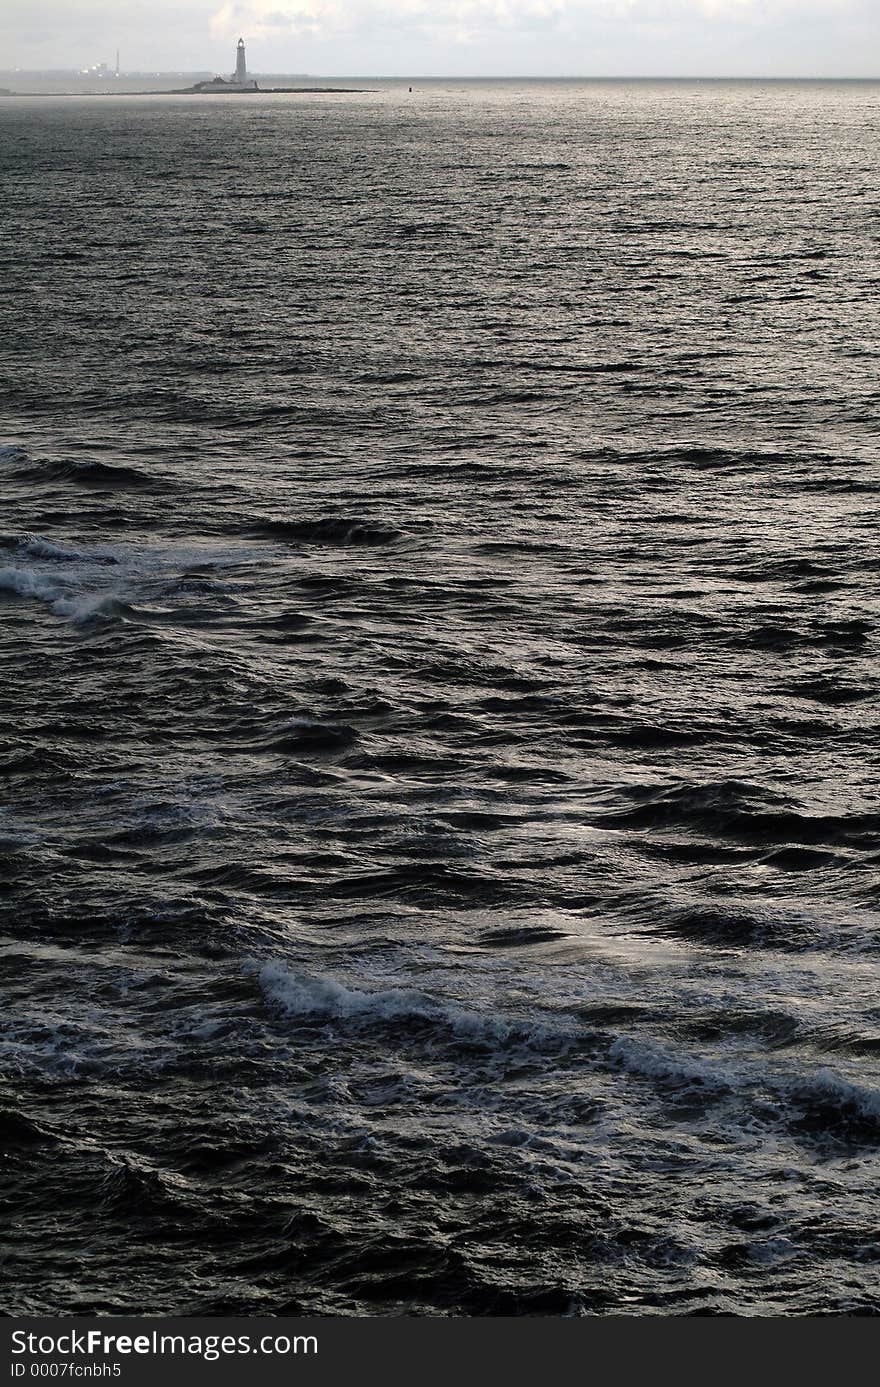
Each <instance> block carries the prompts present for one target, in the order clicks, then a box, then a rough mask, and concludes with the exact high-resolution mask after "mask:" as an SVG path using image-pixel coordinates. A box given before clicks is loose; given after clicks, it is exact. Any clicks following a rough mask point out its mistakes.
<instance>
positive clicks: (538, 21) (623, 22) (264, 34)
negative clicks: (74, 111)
mask: <svg viewBox="0 0 880 1387" xmlns="http://www.w3.org/2000/svg"><path fill="white" fill-rule="evenodd" d="M239 34H243V35H244V37H245V39H246V41H247V45H248V62H249V66H250V68H251V70H252V71H255V72H259V71H265V72H309V73H315V74H329V75H344V74H370V73H371V74H377V75H378V74H388V75H400V76H414V75H462V76H473V75H480V74H485V75H496V76H499V75H505V74H508V73H509V74H535V75H548V76H552V75H566V74H571V75H584V76H590V75H596V76H608V75H620V74H624V75H625V74H645V75H660V74H670V75H676V74H681V75H704V76H706V75H714V74H718V75H752V74H754V75H758V76H761V75H780V76H799V75H800V76H847V75H850V76H880V0H0V55H2V56H0V66H3V67H12V66H18V67H23V68H34V67H81V66H86V65H88V64H91V63H95V62H98V61H102V60H103V61H107V62H110V61H112V59H113V54H114V51H115V49H116V48H117V47H118V48H120V49H121V50H122V66H123V68H124V69H129V70H133V69H157V68H163V69H172V68H176V69H181V68H182V69H187V70H194V69H211V70H214V71H219V72H226V71H229V70H230V69H231V67H232V65H233V48H234V43H235V40H236V39H237V38H238V36H239Z"/></svg>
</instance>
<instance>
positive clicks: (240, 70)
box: [233, 39, 248, 87]
mask: <svg viewBox="0 0 880 1387" xmlns="http://www.w3.org/2000/svg"><path fill="white" fill-rule="evenodd" d="M233 80H234V81H235V82H236V83H237V84H238V85H239V86H240V87H244V86H246V85H247V80H248V75H247V63H246V62H245V60H244V39H239V40H238V47H237V48H236V50H235V77H234V79H233Z"/></svg>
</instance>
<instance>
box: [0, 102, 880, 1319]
mask: <svg viewBox="0 0 880 1387" xmlns="http://www.w3.org/2000/svg"><path fill="white" fill-rule="evenodd" d="M373 85H374V86H376V88H377V89H376V90H375V91H374V92H371V93H366V94H362V95H351V96H338V97H318V96H315V97H308V96H307V97H291V98H270V97H256V98H248V99H247V100H244V99H241V100H235V99H230V100H221V99H216V100H215V99H210V98H203V99H198V98H195V99H191V100H186V99H174V98H165V99H154V100H143V101H138V100H129V101H126V100H122V99H113V98H107V99H101V100H92V101H88V100H74V99H70V100H66V101H56V102H46V101H28V100H25V99H17V100H15V101H6V102H5V103H4V104H2V105H0V187H2V199H3V220H2V226H3V233H2V234H3V238H4V241H5V243H6V244H5V248H4V271H3V279H2V286H0V287H2V294H3V298H2V313H3V333H2V338H0V371H2V402H3V410H2V438H0V489H2V497H3V507H2V520H0V544H2V552H0V620H2V627H0V631H2V634H0V678H2V693H0V740H2V746H0V772H2V785H3V809H2V816H0V834H2V842H0V850H2V873H3V896H2V911H3V916H2V936H3V938H2V962H3V971H4V977H5V980H6V981H5V985H4V1010H3V1018H2V1019H3V1033H4V1035H3V1043H2V1060H3V1070H4V1075H5V1077H4V1080H3V1084H2V1091H0V1108H2V1128H0V1134H2V1141H0V1148H2V1152H3V1162H4V1164H3V1184H4V1197H5V1199H6V1201H7V1211H6V1214H5V1216H4V1220H5V1229H6V1231H5V1235H4V1242H5V1248H4V1267H3V1281H4V1286H5V1291H4V1293H3V1301H4V1308H5V1309H6V1310H7V1311H10V1310H11V1311H16V1312H18V1311H24V1310H28V1311H42V1312H50V1313H51V1312H63V1313H73V1312H81V1313H82V1312H92V1311H98V1312H103V1313H117V1312H118V1313H121V1312H132V1313H137V1312H148V1313H163V1312H172V1311H179V1312H191V1313H195V1312H204V1313H213V1312H218V1313H219V1312H222V1311H233V1310H234V1311H239V1312H242V1313H264V1314H265V1313H269V1314H274V1313H282V1312H286V1313H296V1312H300V1311H301V1312H306V1313H343V1314H389V1313H415V1314H430V1315H436V1314H440V1315H446V1314H466V1315H484V1314H502V1315H514V1314H536V1313H537V1314H550V1315H584V1314H587V1315H591V1314H605V1313H615V1312H617V1313H620V1312H624V1313H634V1314H718V1313H735V1314H748V1315H756V1314H757V1315H768V1314H790V1315H791V1314H793V1315H804V1314H812V1313H828V1312H831V1313H840V1312H848V1313H877V1312H878V1309H880V1283H878V1261H880V1234H878V1193H877V1191H878V1178H880V1160H878V1145H880V988H878V971H880V970H878V938H880V936H878V903H880V805H878V799H877V771H878V759H880V758H878V745H880V744H878V738H877V731H878V701H877V692H878V684H877V674H878V661H877V651H878V606H877V599H878V589H880V582H878V576H880V575H878V567H880V544H878V491H880V465H878V436H880V429H878V406H880V399H878V363H880V309H878V290H880V271H878V249H880V193H878V188H880V152H878V151H880V144H878V138H877V137H878V120H880V85H871V84H867V83H865V84H850V85H843V84H840V85H834V84H814V85H810V84H802V85H793V84H792V85H786V84H765V85H762V84H748V83H744V84H727V85H724V84H686V83H680V84H665V85H664V84H648V83H643V84H629V85H627V84H614V83H603V84H569V85H563V84H559V85H554V84H550V83H543V84H534V85H521V86H516V85H504V84H492V85H484V86H481V85H479V84H470V85H461V86H459V87H453V86H451V85H449V86H444V84H442V83H434V84H431V85H430V86H429V87H425V88H417V90H416V91H415V92H414V93H413V94H412V96H409V95H408V94H407V93H406V90H405V87H404V88H401V87H400V86H399V85H398V86H396V87H395V86H391V85H385V86H383V85H382V84H373Z"/></svg>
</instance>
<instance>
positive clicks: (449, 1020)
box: [253, 962, 537, 1044]
mask: <svg viewBox="0 0 880 1387" xmlns="http://www.w3.org/2000/svg"><path fill="white" fill-rule="evenodd" d="M253 967H254V968H255V969H256V971H257V974H258V977H259V980H260V985H261V987H262V988H263V991H264V993H265V995H266V997H267V998H268V1000H269V1001H270V1002H271V1003H273V1005H275V1006H276V1007H278V1008H279V1009H280V1010H281V1011H282V1012H284V1014H285V1015H287V1016H302V1017H307V1016H316V1017H320V1016H324V1017H327V1019H328V1020H336V1021H356V1022H366V1023H368V1024H369V1023H370V1022H376V1023H379V1024H381V1023H383V1022H390V1021H412V1022H419V1021H424V1022H428V1023H430V1024H432V1025H434V1026H436V1027H440V1028H442V1029H444V1030H448V1031H451V1032H452V1033H453V1034H455V1035H457V1036H461V1037H466V1038H470V1039H474V1040H482V1041H489V1042H496V1043H501V1044H503V1043H504V1042H505V1041H509V1040H511V1039H512V1038H514V1037H515V1036H517V1035H519V1034H521V1031H520V1028H518V1027H516V1026H514V1025H511V1024H510V1023H509V1022H506V1021H503V1020H500V1019H498V1018H496V1017H488V1016H481V1015H480V1014H479V1013H476V1012H472V1011H468V1010H467V1009H466V1008H464V1007H461V1006H459V1005H458V1004H457V1003H455V1002H451V1001H448V1000H440V999H435V998H432V997H429V996H427V995H426V994H425V993H422V992H416V991H414V990H409V989H406V988H397V987H393V988H382V989H376V990H375V991H374V990H361V989H359V988H352V987H346V986H345V985H344V984H343V983H339V982H336V981H335V980H334V979H332V978H325V977H315V976H309V975H307V974H304V973H295V972H293V971H292V970H291V969H289V968H287V967H286V966H285V965H284V964H283V963H278V962H272V963H264V964H262V965H261V966H260V965H253ZM536 1034H537V1032H536Z"/></svg>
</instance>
